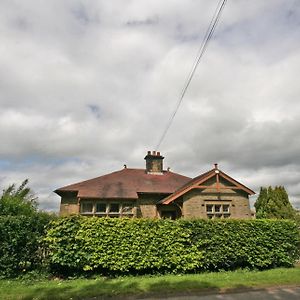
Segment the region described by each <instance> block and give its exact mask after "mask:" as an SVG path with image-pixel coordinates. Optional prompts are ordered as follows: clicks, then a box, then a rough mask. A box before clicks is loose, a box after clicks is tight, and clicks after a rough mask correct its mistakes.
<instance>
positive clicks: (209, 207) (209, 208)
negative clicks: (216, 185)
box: [206, 204, 214, 213]
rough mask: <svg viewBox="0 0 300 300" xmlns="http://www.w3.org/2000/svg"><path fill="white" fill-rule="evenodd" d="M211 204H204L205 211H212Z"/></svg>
mask: <svg viewBox="0 0 300 300" xmlns="http://www.w3.org/2000/svg"><path fill="white" fill-rule="evenodd" d="M213 207H214V206H213V205H210V204H208V205H206V211H207V212H208V213H212V212H213Z"/></svg>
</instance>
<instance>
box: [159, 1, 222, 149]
mask: <svg viewBox="0 0 300 300" xmlns="http://www.w3.org/2000/svg"><path fill="white" fill-rule="evenodd" d="M226 2H227V0H220V1H219V3H218V5H217V8H216V10H215V13H214V15H213V18H212V20H211V22H210V24H209V26H208V29H207V31H206V34H205V36H204V39H203V42H202V45H201V47H200V48H199V51H198V55H197V57H196V59H195V62H194V64H193V67H192V69H191V72H190V73H189V76H188V77H187V80H186V82H185V85H184V87H183V89H182V92H181V94H180V98H179V100H178V102H177V105H176V107H175V110H174V112H173V113H172V115H171V117H170V120H169V122H168V123H167V126H166V128H165V130H164V131H163V134H162V136H161V137H160V139H159V142H158V144H157V146H156V148H155V149H156V150H158V149H159V147H160V145H161V143H162V142H163V140H164V138H165V136H166V134H167V132H168V130H169V128H170V127H171V125H172V122H173V120H174V118H175V116H176V114H177V111H178V109H179V107H180V105H181V103H182V100H183V98H184V95H185V93H186V91H187V89H188V87H189V85H190V83H191V81H192V78H193V76H194V74H195V71H196V69H197V67H198V65H199V63H200V60H201V58H202V56H203V54H204V53H205V51H206V48H207V45H208V42H209V41H210V40H211V38H212V36H213V33H214V31H215V29H216V26H217V24H218V21H219V19H220V17H221V13H222V10H223V9H224V7H225V5H226Z"/></svg>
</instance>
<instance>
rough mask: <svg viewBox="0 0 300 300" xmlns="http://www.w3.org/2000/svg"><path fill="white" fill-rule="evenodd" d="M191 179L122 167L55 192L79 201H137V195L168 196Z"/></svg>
mask: <svg viewBox="0 0 300 300" xmlns="http://www.w3.org/2000/svg"><path fill="white" fill-rule="evenodd" d="M190 180H191V178H189V177H186V176H183V175H180V174H177V173H173V172H170V171H163V174H162V175H154V174H147V173H146V171H145V169H129V168H124V169H122V170H120V171H116V172H113V173H110V174H107V175H103V176H100V177H96V178H93V179H90V180H86V181H82V182H78V183H75V184H71V185H67V186H64V187H61V188H59V189H57V190H55V191H54V192H55V193H57V194H58V195H60V196H61V195H63V194H64V193H65V192H78V194H77V196H78V197H80V198H106V199H110V198H122V199H137V198H138V193H161V194H171V193H174V192H175V191H176V190H178V189H179V188H180V187H182V186H183V185H185V184H186V183H187V182H189V181H190Z"/></svg>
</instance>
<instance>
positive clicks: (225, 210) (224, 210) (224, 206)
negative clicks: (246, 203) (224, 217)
mask: <svg viewBox="0 0 300 300" xmlns="http://www.w3.org/2000/svg"><path fill="white" fill-rule="evenodd" d="M223 212H224V213H229V205H227V204H226V205H223Z"/></svg>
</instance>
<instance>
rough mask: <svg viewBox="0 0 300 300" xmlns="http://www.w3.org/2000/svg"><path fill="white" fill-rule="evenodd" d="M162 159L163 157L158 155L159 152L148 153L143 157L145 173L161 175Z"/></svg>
mask: <svg viewBox="0 0 300 300" xmlns="http://www.w3.org/2000/svg"><path fill="white" fill-rule="evenodd" d="M163 159H164V157H163V156H161V155H160V152H156V151H152V152H151V151H148V152H147V155H146V156H145V160H146V172H147V173H148V174H157V175H161V174H163Z"/></svg>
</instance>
